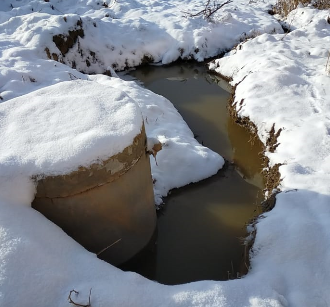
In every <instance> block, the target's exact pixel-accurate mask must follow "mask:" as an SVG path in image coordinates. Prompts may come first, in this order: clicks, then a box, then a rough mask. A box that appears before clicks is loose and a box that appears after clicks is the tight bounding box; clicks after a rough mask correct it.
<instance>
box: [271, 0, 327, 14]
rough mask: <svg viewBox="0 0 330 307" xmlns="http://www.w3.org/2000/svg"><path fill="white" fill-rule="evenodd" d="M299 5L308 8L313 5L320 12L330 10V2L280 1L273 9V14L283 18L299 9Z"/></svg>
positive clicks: (315, 0)
mask: <svg viewBox="0 0 330 307" xmlns="http://www.w3.org/2000/svg"><path fill="white" fill-rule="evenodd" d="M299 4H302V5H304V6H307V5H309V4H312V5H313V6H314V7H315V8H317V9H319V10H326V9H330V0H278V1H277V2H276V4H275V5H274V7H273V12H274V13H275V14H279V15H282V16H287V15H288V14H289V13H290V12H291V11H293V10H294V9H296V8H297V6H298V5H299Z"/></svg>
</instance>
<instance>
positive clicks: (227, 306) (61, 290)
mask: <svg viewBox="0 0 330 307" xmlns="http://www.w3.org/2000/svg"><path fill="white" fill-rule="evenodd" d="M104 3H106V4H108V6H109V7H108V8H106V7H105V6H102V4H103V1H100V2H98V1H92V0H70V1H63V0H50V2H45V1H37V0H32V1H29V0H3V1H1V2H0V97H1V98H0V102H1V103H0V131H1V132H0V135H1V143H0V153H1V154H0V212H1V214H0V305H1V306H36V307H44V306H46V305H47V306H70V304H69V302H68V299H67V298H68V295H69V292H70V290H72V289H75V290H77V291H79V295H77V296H76V295H74V294H73V295H72V298H73V299H74V300H75V301H76V302H77V303H81V304H86V303H87V301H88V294H89V291H90V289H92V294H91V306H93V307H94V306H95V307H96V306H221V307H222V306H224V307H237V306H251V307H252V306H253V307H257V306H258V307H259V306H262V307H263V306H265V307H266V306H267V307H271V306H272V307H286V306H293V307H304V306H306V307H310V306H327V305H329V304H330V295H329V292H328V283H329V280H330V271H329V269H328V266H329V262H330V244H329V242H330V231H329V227H328V221H329V218H330V211H329V210H330V209H329V204H330V180H329V178H330V176H329V174H330V154H329V153H330V150H329V149H330V139H329V131H330V122H329V120H330V116H329V103H328V102H329V98H330V97H329V95H330V92H329V88H330V86H329V85H330V79H329V74H328V72H327V71H326V69H325V65H326V61H327V57H328V52H329V48H328V47H327V46H329V38H330V33H329V32H330V25H329V24H328V23H327V17H328V15H329V13H328V12H327V11H318V10H315V9H313V8H311V7H307V8H302V7H301V8H298V9H297V10H295V11H293V12H292V13H291V14H290V15H289V16H288V18H287V23H288V24H290V25H291V29H292V30H293V31H292V32H290V33H288V34H283V31H282V29H281V26H280V23H279V22H278V21H277V20H276V19H275V17H278V16H275V17H274V16H271V15H268V14H267V12H266V11H267V9H268V8H269V3H270V1H263V2H259V1H258V2H253V1H249V2H247V1H238V0H234V1H233V2H232V3H231V4H229V5H226V6H225V7H224V8H223V9H222V10H221V11H219V12H217V13H216V14H215V16H213V18H212V19H213V20H212V21H210V22H208V21H207V20H205V19H203V18H202V17H197V18H188V17H187V14H185V13H184V12H197V11H198V10H199V9H201V8H202V3H201V2H200V1H198V0H192V1H188V0H186V1H179V0H172V1H168V0H166V1H165V0H158V1H149V0H148V1H147V0H139V1H137V0H135V1H133V0H132V1H118V2H116V1H105V2H104ZM185 15H186V16H185ZM74 30H77V31H80V32H79V33H80V36H79V35H78V36H77V37H76V39H77V42H76V44H74V46H73V48H72V49H71V50H70V51H69V52H68V53H66V54H65V55H61V54H60V51H59V49H58V47H57V46H56V45H55V43H54V42H53V36H54V35H61V34H62V35H68V34H69V31H74ZM82 31H83V35H82ZM259 34H260V35H259ZM254 35H259V36H257V37H256V38H254V39H251V40H248V41H247V42H245V43H241V44H240V45H238V46H237V47H236V48H235V49H234V50H233V51H231V52H230V53H229V54H227V55H226V56H225V57H224V58H222V59H220V60H217V61H216V62H215V64H212V66H211V68H213V69H216V70H217V71H218V72H220V73H222V74H223V75H226V76H228V77H232V78H233V82H232V83H233V84H237V83H239V82H240V83H239V85H238V86H237V88H236V98H235V99H236V101H238V102H240V101H242V108H241V109H240V111H239V115H240V116H248V117H249V118H250V120H251V121H253V122H254V123H255V125H256V126H257V128H258V135H259V137H260V139H261V140H262V141H263V142H264V143H266V140H267V137H268V132H269V131H270V129H271V127H272V126H273V124H275V130H276V131H277V130H278V129H280V128H281V129H282V132H281V134H280V136H279V138H278V142H279V145H278V147H277V148H276V150H275V151H274V152H273V153H271V152H270V151H267V152H266V154H267V156H268V157H269V159H270V165H274V164H276V163H282V164H283V165H282V166H281V167H280V173H281V178H282V181H281V186H280V189H281V190H282V191H284V192H282V193H280V194H278V195H277V202H276V206H275V208H274V209H273V210H272V211H270V212H268V213H265V214H264V215H263V218H260V219H259V220H258V223H257V224H256V230H257V235H256V238H255V243H254V246H253V253H252V259H251V265H252V269H251V270H250V272H249V273H248V275H247V276H245V277H244V278H242V279H239V280H231V281H226V282H215V281H201V282H195V283H191V284H186V285H178V286H171V287H170V286H164V285H160V284H157V283H155V282H153V281H149V280H146V279H144V278H142V277H141V276H139V275H138V274H135V273H125V272H122V271H120V270H118V269H116V268H114V267H113V266H111V265H109V264H107V263H105V262H103V261H101V260H98V259H97V257H96V256H95V255H94V254H91V253H89V252H87V251H86V250H85V249H83V248H82V247H81V246H80V245H78V244H77V243H76V242H75V241H73V240H72V239H71V238H70V237H68V236H67V235H66V234H65V233H64V232H63V231H62V230H61V229H59V228H58V227H57V226H55V225H54V224H52V223H51V222H50V221H48V220H46V219H45V218H44V217H43V216H42V215H41V214H39V213H38V212H36V211H34V210H33V209H31V208H30V207H29V205H30V203H31V201H32V199H33V196H34V193H35V187H34V184H33V181H32V180H31V176H33V175H42V174H54V173H58V172H60V173H64V172H67V171H70V170H73V169H75V168H76V167H77V166H79V165H87V164H88V163H91V162H92V161H96V160H97V159H103V158H106V157H108V156H110V155H112V154H114V153H116V152H119V151H120V150H122V149H123V148H124V147H125V146H126V145H127V144H129V142H131V140H132V138H134V136H135V135H136V134H137V133H139V131H140V129H141V123H142V117H143V119H144V121H145V127H146V132H147V135H148V137H149V138H151V139H152V138H154V142H156V140H158V141H160V142H161V143H162V145H163V149H162V150H161V151H160V152H158V154H157V164H158V165H156V163H155V160H154V158H153V157H151V160H150V161H151V165H152V176H153V178H154V181H155V187H154V188H155V200H156V202H157V203H160V202H161V197H162V196H164V195H166V194H167V192H168V191H169V190H170V189H171V188H173V187H179V186H182V185H185V184H188V183H189V182H193V181H198V180H201V179H203V178H205V177H207V176H210V175H212V174H214V173H216V172H217V170H218V169H219V168H221V167H222V165H223V159H222V158H221V157H220V156H219V155H217V154H215V153H214V152H212V151H210V150H209V149H207V148H205V147H203V146H201V145H200V144H198V142H197V141H196V140H195V139H194V137H193V134H192V132H191V131H190V129H189V128H188V126H187V125H186V124H185V122H184V121H183V119H182V118H181V116H180V115H179V113H178V112H177V111H176V110H175V109H174V107H173V106H172V104H171V103H170V102H169V101H168V100H166V99H165V98H163V97H161V96H158V95H156V94H154V93H152V92H150V91H148V90H146V89H143V88H141V87H140V86H138V85H137V84H136V83H134V82H132V81H124V80H121V79H120V78H119V77H117V76H115V74H114V72H113V69H115V70H122V69H124V68H127V67H133V66H136V65H138V64H140V63H141V62H142V60H143V59H144V60H149V61H154V62H158V63H161V64H166V63H170V62H172V61H174V60H176V59H178V58H186V57H187V58H193V59H195V60H198V61H202V60H203V59H205V58H207V57H211V56H215V55H217V54H219V53H221V52H223V51H226V50H228V49H230V48H232V47H233V46H234V45H236V44H238V43H240V41H242V40H244V39H245V38H247V37H250V36H254ZM78 42H79V44H78ZM45 48H48V49H49V52H50V55H51V56H52V58H53V57H54V56H53V55H52V54H53V53H54V54H56V55H57V56H58V57H59V60H60V61H62V62H63V63H60V62H55V61H53V60H52V59H48V57H47V54H46V51H45ZM93 54H94V55H93ZM86 60H88V61H86ZM88 63H89V65H88ZM73 64H75V67H76V68H77V69H78V70H80V71H81V72H78V71H77V70H75V69H73V68H71V67H72V66H74V65H73ZM107 70H108V71H110V72H111V74H112V76H113V77H108V76H104V75H100V74H98V73H104V72H105V71H107ZM82 72H84V73H85V74H84V73H82ZM87 73H88V74H89V75H87ZM81 97H84V98H83V99H82V98H81ZM68 99H70V103H68ZM59 110H61V112H59ZM87 110H88V111H87ZM140 112H141V113H142V117H141V113H140ZM116 113H118V114H116ZM87 114H88V116H87ZM108 114H111V116H107V115H108ZM81 119H83V120H81ZM116 126H117V127H121V129H114V128H115V127H116ZM115 144H116V145H115ZM13 204H16V206H15V205H13Z"/></svg>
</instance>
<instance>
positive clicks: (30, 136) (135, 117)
mask: <svg viewBox="0 0 330 307" xmlns="http://www.w3.org/2000/svg"><path fill="white" fill-rule="evenodd" d="M0 114H1V115H0V135H1V138H2V141H1V143H0V152H1V155H0V171H1V180H0V199H2V200H6V201H7V202H15V200H16V199H17V202H19V203H22V204H27V205H29V204H30V203H29V200H32V199H33V197H34V189H33V187H34V186H33V182H32V180H31V177H32V176H38V175H49V174H52V175H58V174H67V173H70V172H72V171H74V170H77V169H78V168H79V166H89V165H90V164H91V163H93V162H94V163H95V162H97V161H98V160H100V161H101V160H106V159H107V158H109V157H111V156H112V155H115V154H117V153H119V152H121V151H122V150H123V149H124V148H126V147H127V146H129V145H131V143H132V142H133V139H134V137H135V136H136V135H138V134H139V133H140V132H141V128H142V116H141V112H140V109H139V107H138V106H137V104H136V103H135V102H134V101H133V100H132V99H131V98H130V97H128V96H127V95H126V94H125V93H124V92H123V91H122V90H120V89H117V88H114V87H110V86H103V85H101V84H99V83H97V82H92V81H82V80H77V81H67V82H61V83H58V84H56V85H52V86H49V87H45V88H43V89H41V90H37V91H34V92H32V93H30V94H27V95H24V96H21V97H18V98H15V99H12V100H9V101H7V102H4V103H1V104H0ZM24 180H27V182H24V184H23V181H24ZM17 181H18V182H17ZM17 184H19V185H22V184H23V186H24V187H26V189H24V188H22V186H20V193H17V187H18V185H17Z"/></svg>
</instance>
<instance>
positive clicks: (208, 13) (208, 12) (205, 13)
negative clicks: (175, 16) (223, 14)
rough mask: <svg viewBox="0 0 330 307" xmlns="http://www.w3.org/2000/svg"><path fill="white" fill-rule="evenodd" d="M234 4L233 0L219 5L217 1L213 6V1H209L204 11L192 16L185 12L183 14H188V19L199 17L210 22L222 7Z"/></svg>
mask: <svg viewBox="0 0 330 307" xmlns="http://www.w3.org/2000/svg"><path fill="white" fill-rule="evenodd" d="M231 2H233V0H227V1H226V2H223V3H217V2H216V1H215V0H214V1H213V4H212V5H211V0H207V2H206V4H205V6H204V9H203V10H201V11H199V12H198V13H196V14H192V13H190V12H185V11H183V12H182V13H184V14H186V15H187V16H188V17H198V16H203V17H204V18H205V19H206V20H210V18H211V16H212V15H213V14H214V13H216V12H217V11H219V10H220V9H221V8H222V7H224V6H225V5H227V4H229V3H231Z"/></svg>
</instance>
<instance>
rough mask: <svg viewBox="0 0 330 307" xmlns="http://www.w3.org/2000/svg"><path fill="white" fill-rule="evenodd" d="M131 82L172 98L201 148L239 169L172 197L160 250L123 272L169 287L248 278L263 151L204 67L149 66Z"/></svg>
mask: <svg viewBox="0 0 330 307" xmlns="http://www.w3.org/2000/svg"><path fill="white" fill-rule="evenodd" d="M131 75H132V76H134V77H135V78H137V79H139V80H141V81H142V82H143V83H144V85H145V87H147V88H149V89H150V90H152V91H153V92H156V93H157V94H160V95H162V96H165V97H166V98H168V99H169V100H170V101H171V102H172V103H173V104H174V105H175V107H176V108H177V109H178V110H179V112H180V113H181V115H182V116H183V118H184V119H185V121H186V122H187V123H188V125H189V127H190V128H191V130H192V131H193V132H194V134H195V136H196V138H197V140H198V141H199V142H200V143H202V144H204V145H205V146H208V147H209V148H211V149H212V150H214V151H216V152H218V153H219V154H221V155H222V156H223V157H224V158H226V159H227V160H228V161H230V162H234V164H233V163H229V164H228V165H227V166H226V167H225V170H223V171H220V172H219V173H218V174H217V175H215V176H213V177H211V178H208V179H206V180H204V181H202V182H199V183H195V184H191V185H189V186H186V187H184V188H180V189H177V190H174V191H172V193H171V195H170V196H168V197H167V198H166V199H165V206H164V209H162V211H161V212H160V214H159V218H158V238H157V244H156V245H154V244H151V246H149V249H147V250H146V251H144V253H142V254H141V255H140V257H136V258H135V259H133V260H132V261H131V262H130V263H127V264H126V265H124V266H123V267H122V268H123V269H126V270H133V271H136V272H138V273H140V274H142V275H144V276H146V277H148V278H150V279H153V280H157V281H158V282H161V283H164V284H180V283H185V282H191V281H196V280H203V279H213V280H226V279H228V272H230V274H231V277H233V276H234V275H235V277H236V273H237V272H242V271H244V263H243V262H242V254H243V246H242V244H241V242H240V240H239V238H240V237H244V236H245V235H246V232H245V224H246V223H247V222H248V221H249V219H250V218H252V216H253V212H254V210H255V209H256V204H258V203H259V202H260V201H261V197H262V193H261V188H262V187H263V185H262V178H261V176H260V171H261V160H260V158H259V156H258V153H259V152H260V151H261V150H262V148H261V144H260V143H258V142H255V144H254V145H252V144H251V142H248V141H249V139H250V135H249V133H247V132H246V131H245V130H244V128H242V127H239V126H238V125H237V124H235V123H234V122H233V120H232V119H231V118H230V117H229V116H228V112H227V109H226V106H227V101H228V98H229V93H228V92H226V91H225V90H224V89H222V88H221V87H219V86H218V85H216V83H214V82H213V81H212V78H211V77H210V76H209V75H208V74H207V72H206V69H205V68H204V66H203V65H197V64H177V65H173V66H169V67H154V66H148V67H144V68H141V69H138V70H136V71H134V72H132V73H131ZM243 178H245V179H246V180H244V179H243Z"/></svg>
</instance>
